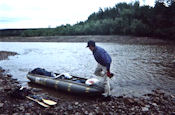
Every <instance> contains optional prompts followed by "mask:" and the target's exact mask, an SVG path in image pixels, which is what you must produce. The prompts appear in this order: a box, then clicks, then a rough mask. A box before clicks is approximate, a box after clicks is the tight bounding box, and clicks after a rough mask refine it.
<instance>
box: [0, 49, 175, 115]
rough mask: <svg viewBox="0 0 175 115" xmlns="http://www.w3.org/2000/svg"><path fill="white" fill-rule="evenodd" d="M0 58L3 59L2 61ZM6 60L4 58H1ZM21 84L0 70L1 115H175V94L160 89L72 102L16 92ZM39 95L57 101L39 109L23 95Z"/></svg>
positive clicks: (34, 92)
mask: <svg viewBox="0 0 175 115" xmlns="http://www.w3.org/2000/svg"><path fill="white" fill-rule="evenodd" d="M15 54H16V53H13V52H5V51H3V52H1V51H0V60H2V59H7V57H8V56H9V55H15ZM1 57H2V58H1ZM4 57H5V58H4ZM19 88H20V83H19V82H18V81H17V80H16V79H13V78H12V75H10V74H7V73H6V71H5V70H3V68H1V67H0V114H8V115H24V114H25V115H30V114H32V115H38V114H44V115H45V114H46V115H47V114H49V115H50V114H51V115H52V114H54V115H60V114H61V115H62V114H65V115H69V114H73V115H82V114H85V115H95V114H107V115H109V114H110V115H116V114H154V115H156V114H166V115H173V114H175V95H174V94H166V93H164V92H162V91H160V90H155V91H152V93H151V94H146V95H144V96H142V97H139V98H136V97H132V98H131V97H124V96H120V97H111V98H107V99H106V98H103V97H85V96H77V97H76V98H74V100H70V99H66V98H59V97H57V98H56V97H52V96H50V95H49V94H46V93H43V92H42V89H41V90H40V89H37V88H27V89H26V88H24V89H25V90H21V91H20V92H19ZM29 94H32V95H39V96H42V97H43V96H44V98H45V99H51V100H54V101H55V102H57V104H56V105H54V106H51V107H49V108H45V107H42V106H41V105H39V104H38V103H36V102H33V101H31V100H29V99H27V98H26V97H25V96H27V95H29Z"/></svg>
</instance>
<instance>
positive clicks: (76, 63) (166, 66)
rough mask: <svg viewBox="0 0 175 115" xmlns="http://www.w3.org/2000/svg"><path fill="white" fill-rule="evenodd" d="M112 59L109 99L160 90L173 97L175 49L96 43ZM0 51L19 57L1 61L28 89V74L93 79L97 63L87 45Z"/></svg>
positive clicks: (9, 46)
mask: <svg viewBox="0 0 175 115" xmlns="http://www.w3.org/2000/svg"><path fill="white" fill-rule="evenodd" d="M97 45H99V46H101V47H103V48H104V49H106V50H107V52H108V53H109V54H110V55H111V57H112V66H111V71H112V72H113V73H114V74H115V76H114V77H113V78H112V79H111V80H110V83H111V86H112V87H113V89H112V95H114V96H119V95H127V96H141V95H143V94H145V93H149V92H151V90H153V89H156V88H159V89H162V90H164V91H166V92H170V93H173V94H175V71H174V69H175V64H173V62H172V61H173V60H175V46H172V45H168V44H167V45H134V44H130V45H127V44H117V43H97ZM0 50H5V51H14V52H17V53H18V54H19V55H16V56H11V57H9V59H8V60H3V61H0V66H2V67H3V68H4V69H6V70H8V72H9V73H11V74H12V75H13V78H16V79H18V81H19V82H20V83H21V84H23V85H27V82H28V79H26V74H27V72H28V71H30V70H32V69H34V68H36V67H41V68H45V69H46V70H48V71H53V72H58V73H62V72H67V73H70V74H72V75H75V76H81V77H86V78H89V77H92V76H93V72H94V70H95V68H96V65H97V63H96V61H95V60H94V57H93V55H92V52H91V51H90V50H89V49H88V48H86V43H64V42H61V43H56V42H55V43H54V42H52V43H50V42H49V43H46V42H36V43H35V42H0Z"/></svg>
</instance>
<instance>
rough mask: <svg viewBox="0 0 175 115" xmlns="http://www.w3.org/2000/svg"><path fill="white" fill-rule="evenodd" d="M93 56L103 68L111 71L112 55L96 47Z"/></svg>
mask: <svg viewBox="0 0 175 115" xmlns="http://www.w3.org/2000/svg"><path fill="white" fill-rule="evenodd" d="M93 55H94V58H95V60H96V61H97V62H98V63H99V64H100V65H102V66H105V67H106V69H107V71H109V70H110V64H111V62H112V59H111V57H110V55H109V54H108V53H107V52H106V51H105V50H104V49H103V48H101V47H99V46H95V49H94V50H93Z"/></svg>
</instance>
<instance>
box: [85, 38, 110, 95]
mask: <svg viewBox="0 0 175 115" xmlns="http://www.w3.org/2000/svg"><path fill="white" fill-rule="evenodd" d="M87 47H89V49H90V50H91V51H92V53H93V55H94V58H95V60H96V61H97V63H98V64H97V68H96V70H95V72H94V74H95V75H97V76H101V77H104V85H105V93H104V96H106V97H107V96H110V95H111V92H110V84H109V78H111V77H112V76H113V74H112V73H110V65H111V62H112V59H111V57H110V55H109V54H108V53H107V52H106V51H105V50H104V49H103V48H101V47H99V46H96V45H95V42H94V41H92V40H90V41H88V43H87ZM102 72H104V74H103V73H102Z"/></svg>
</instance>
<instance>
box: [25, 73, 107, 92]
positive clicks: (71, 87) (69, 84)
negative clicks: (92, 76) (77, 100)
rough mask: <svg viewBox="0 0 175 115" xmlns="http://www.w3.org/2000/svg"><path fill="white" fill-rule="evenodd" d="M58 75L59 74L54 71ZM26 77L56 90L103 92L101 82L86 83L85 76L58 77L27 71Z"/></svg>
mask: <svg viewBox="0 0 175 115" xmlns="http://www.w3.org/2000/svg"><path fill="white" fill-rule="evenodd" d="M54 74H55V75H57V76H59V75H60V74H57V73H54ZM27 78H28V79H29V80H30V81H31V82H32V83H36V84H39V85H43V86H46V87H51V88H55V89H57V90H62V91H66V92H71V93H76V94H92V95H94V94H95V95H96V94H102V93H103V92H104V87H103V85H102V84H101V85H100V84H93V85H90V86H89V85H87V84H85V82H86V81H87V80H88V79H86V78H81V77H76V76H72V78H69V79H67V78H65V77H64V76H60V77H58V78H54V77H50V76H45V75H38V74H33V73H31V72H29V73H28V74H27Z"/></svg>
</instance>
